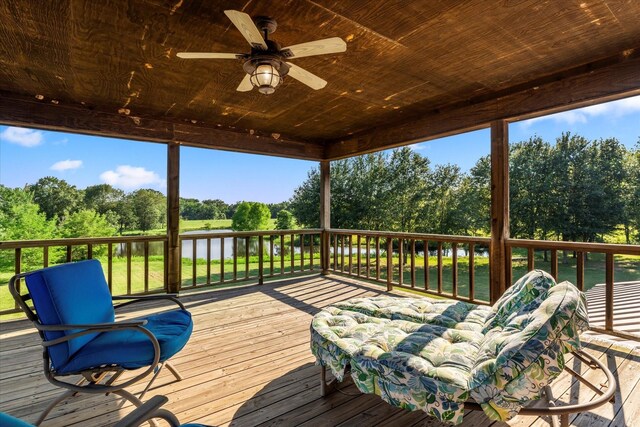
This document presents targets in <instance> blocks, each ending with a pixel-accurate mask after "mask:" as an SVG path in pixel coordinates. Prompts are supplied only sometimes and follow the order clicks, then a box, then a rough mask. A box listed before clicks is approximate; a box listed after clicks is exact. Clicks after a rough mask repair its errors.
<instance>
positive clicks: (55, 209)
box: [0, 176, 295, 240]
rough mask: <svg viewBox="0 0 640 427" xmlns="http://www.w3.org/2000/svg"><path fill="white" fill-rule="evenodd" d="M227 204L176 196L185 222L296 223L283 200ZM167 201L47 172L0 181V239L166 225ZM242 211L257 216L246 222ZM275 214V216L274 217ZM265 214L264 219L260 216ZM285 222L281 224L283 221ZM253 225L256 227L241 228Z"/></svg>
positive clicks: (102, 233)
mask: <svg viewBox="0 0 640 427" xmlns="http://www.w3.org/2000/svg"><path fill="white" fill-rule="evenodd" d="M247 203H249V204H252V203H253V204H255V203H256V202H238V203H232V204H228V203H225V202H224V201H222V200H220V199H215V200H210V199H208V200H202V201H201V200H198V199H194V198H181V199H180V217H181V218H182V219H185V220H216V219H231V218H234V215H236V212H237V211H238V210H240V213H239V215H238V220H237V221H236V222H237V224H236V225H234V227H236V228H234V229H238V230H241V229H242V230H255V229H260V228H264V227H267V226H268V225H269V219H270V218H274V219H278V221H277V224H280V226H285V225H288V226H295V225H294V224H295V223H294V222H293V216H292V214H291V213H285V214H284V215H285V216H284V217H283V218H284V219H279V218H281V217H282V211H285V210H286V207H287V205H288V203H287V202H281V203H273V204H262V203H260V204H259V205H260V206H259V209H256V208H255V207H254V208H253V209H252V210H249V211H247V210H246V207H243V206H244V205H245V204H247ZM166 211H167V200H166V197H165V196H164V194H162V193H161V192H159V191H157V190H153V189H140V190H136V191H133V192H130V193H125V192H124V191H123V190H120V189H117V188H114V187H113V186H111V185H108V184H98V185H92V186H89V187H86V188H85V189H78V188H77V187H76V186H74V185H71V184H69V183H68V182H66V181H65V180H63V179H59V178H55V177H51V176H47V177H43V178H40V179H39V180H38V181H37V182H35V183H34V184H28V185H26V186H25V187H24V188H8V187H6V186H3V185H0V240H26V239H51V238H55V237H100V236H113V235H116V234H123V233H125V232H135V231H142V232H146V231H148V230H152V229H157V228H162V227H165V226H166ZM247 212H249V213H251V214H254V213H258V214H259V215H262V216H261V217H260V218H259V219H258V220H255V219H251V220H247V219H245V218H244V217H246V216H247ZM279 214H280V216H278V215H279ZM265 218H266V219H265ZM283 221H284V222H283ZM246 227H258V228H246Z"/></svg>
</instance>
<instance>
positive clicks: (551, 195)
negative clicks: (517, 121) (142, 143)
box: [290, 133, 640, 243]
mask: <svg viewBox="0 0 640 427" xmlns="http://www.w3.org/2000/svg"><path fill="white" fill-rule="evenodd" d="M509 178H510V215H511V235H512V236H513V237H516V238H529V239H557V240H564V241H588V242H597V241H604V240H605V237H606V236H607V235H610V234H611V233H616V232H622V233H623V235H624V240H625V242H626V243H638V242H640V140H639V141H638V143H637V144H636V146H635V147H634V148H632V149H627V148H626V147H625V146H624V145H622V144H621V143H620V142H619V141H618V140H616V139H615V138H607V139H597V140H588V139H586V138H584V137H582V136H579V135H571V134H569V133H563V134H562V135H561V136H560V137H559V138H557V139H556V141H555V143H553V144H552V143H550V142H548V141H545V140H543V139H542V138H540V137H538V136H535V137H532V138H530V139H529V140H527V141H521V142H518V143H514V144H511V145H510V163H509ZM490 182H491V168H490V158H489V156H485V157H482V158H480V159H479V160H478V161H477V162H476V164H475V165H474V166H473V167H472V168H471V169H470V170H469V171H468V172H466V173H465V172H462V171H461V169H460V167H458V166H456V165H452V164H445V165H436V166H432V165H431V164H430V162H429V159H427V158H425V157H423V156H421V155H420V154H419V153H417V152H415V151H413V150H411V149H410V148H407V147H405V148H400V149H396V150H393V151H391V152H388V153H373V154H368V155H364V156H360V157H354V158H350V159H346V160H340V161H337V162H333V163H332V164H331V225H332V227H335V228H352V229H368V230H388V231H404V232H422V233H436V234H458V235H488V234H489V232H490V205H491V189H490ZM319 203H320V171H319V168H315V169H312V170H311V171H310V172H309V174H308V177H307V179H306V180H305V181H304V182H303V183H302V185H300V186H299V187H298V188H297V189H296V190H295V192H294V195H293V197H292V199H291V200H290V210H291V211H292V212H293V213H294V215H295V217H296V219H297V220H298V221H299V222H300V223H301V224H304V225H306V226H308V227H317V226H319V211H318V206H319Z"/></svg>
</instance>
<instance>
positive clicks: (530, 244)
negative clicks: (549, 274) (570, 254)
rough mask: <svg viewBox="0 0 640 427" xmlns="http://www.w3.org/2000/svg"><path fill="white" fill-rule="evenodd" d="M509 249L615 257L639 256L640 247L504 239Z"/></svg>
mask: <svg viewBox="0 0 640 427" xmlns="http://www.w3.org/2000/svg"><path fill="white" fill-rule="evenodd" d="M505 243H506V245H507V246H510V247H517V248H533V249H558V250H574V251H583V252H599V253H611V254H617V255H640V245H619V244H613V243H591V242H561V241H556V240H528V239H505Z"/></svg>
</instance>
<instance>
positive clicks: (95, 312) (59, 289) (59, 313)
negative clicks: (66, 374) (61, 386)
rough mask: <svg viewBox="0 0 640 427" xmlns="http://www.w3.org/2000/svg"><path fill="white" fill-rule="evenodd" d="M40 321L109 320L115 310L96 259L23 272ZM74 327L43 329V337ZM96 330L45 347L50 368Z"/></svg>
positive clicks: (79, 345)
mask: <svg viewBox="0 0 640 427" xmlns="http://www.w3.org/2000/svg"><path fill="white" fill-rule="evenodd" d="M25 283H26V285H27V289H28V290H29V294H30V295H31V298H32V299H33V305H34V307H35V309H36V314H37V315H38V318H39V319H40V322H41V323H42V324H44V325H60V324H88V323H108V322H113V321H114V319H115V313H114V310H113V303H112V301H111V293H110V292H109V286H108V285H107V282H106V280H105V278H104V273H103V271H102V266H101V265H100V262H99V261H97V260H86V261H79V262H73V263H67V264H61V265H56V266H54V267H48V268H43V269H41V270H36V271H33V272H31V273H29V274H28V275H27V276H25ZM73 332H76V331H66V332H57V331H56V332H45V333H44V336H45V338H46V339H47V340H53V339H56V338H60V337H62V336H64V335H65V334H67V335H68V334H72V333H73ZM95 336H96V334H88V335H84V336H81V337H79V338H75V339H73V340H70V341H68V342H65V343H61V344H58V345H56V346H52V347H50V348H49V355H50V357H51V363H52V365H53V367H54V369H57V368H59V367H60V366H63V365H65V364H66V363H67V361H68V359H69V358H70V357H71V356H73V354H74V353H75V352H76V351H78V350H79V349H80V348H82V347H83V346H84V345H85V344H86V343H88V342H89V341H91V340H92V339H94V338H95Z"/></svg>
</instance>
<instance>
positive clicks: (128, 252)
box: [127, 241, 131, 295]
mask: <svg viewBox="0 0 640 427" xmlns="http://www.w3.org/2000/svg"><path fill="white" fill-rule="evenodd" d="M127 295H131V241H128V242H127Z"/></svg>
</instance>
